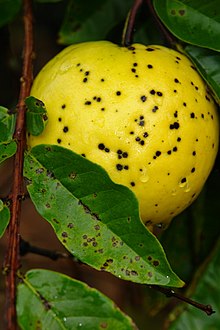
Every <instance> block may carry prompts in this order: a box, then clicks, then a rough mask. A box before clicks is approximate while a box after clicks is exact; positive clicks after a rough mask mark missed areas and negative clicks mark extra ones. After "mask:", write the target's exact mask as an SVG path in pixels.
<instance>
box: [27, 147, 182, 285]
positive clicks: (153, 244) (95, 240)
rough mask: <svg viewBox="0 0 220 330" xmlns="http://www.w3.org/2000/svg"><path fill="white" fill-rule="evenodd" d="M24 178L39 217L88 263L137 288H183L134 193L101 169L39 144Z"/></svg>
mask: <svg viewBox="0 0 220 330" xmlns="http://www.w3.org/2000/svg"><path fill="white" fill-rule="evenodd" d="M24 175H25V177H27V179H28V186H27V188H28V191H29V193H30V196H31V199H32V200H33V202H34V204H35V206H36V208H37V210H38V212H39V213H40V214H41V215H42V216H43V217H44V218H45V219H46V220H47V221H48V222H50V224H51V225H52V227H53V228H54V230H55V232H56V235H57V237H58V238H59V240H60V241H61V242H62V243H63V244H64V245H65V247H66V248H67V249H68V250H69V251H70V252H71V253H72V254H73V255H74V256H76V257H77V258H79V259H80V260H81V261H82V262H85V263H87V264H89V265H91V266H92V267H94V268H96V269H99V270H106V271H108V272H111V273H112V274H114V275H115V276H118V277H119V278H122V279H126V280H130V281H133V282H137V283H146V284H158V285H167V286H173V287H180V286H182V285H183V282H182V281H181V280H180V279H179V278H178V277H177V275H175V274H174V273H173V271H172V270H171V268H170V266H169V264H168V262H167V259H166V256H165V254H164V251H163V249H162V246H161V245H160V243H159V241H158V240H157V239H156V237H155V236H153V235H152V234H151V233H150V232H149V231H148V230H147V229H146V228H145V226H144V225H143V224H142V222H141V221H140V218H139V212H138V203H137V200H136V198H135V196H134V194H133V193H132V192H131V191H130V190H129V189H128V188H127V187H124V186H121V185H117V184H114V183H113V182H112V181H111V180H110V178H109V176H108V175H107V173H106V172H105V171H104V170H103V169H102V168H101V167H100V166H98V165H96V164H94V163H91V162H90V161H88V160H87V159H85V158H83V157H81V156H79V155H77V154H75V153H73V152H72V151H70V150H67V149H65V148H62V147H59V146H51V145H39V146H36V147H34V148H33V149H32V150H31V152H29V153H28V154H27V155H26V157H25V173H24Z"/></svg>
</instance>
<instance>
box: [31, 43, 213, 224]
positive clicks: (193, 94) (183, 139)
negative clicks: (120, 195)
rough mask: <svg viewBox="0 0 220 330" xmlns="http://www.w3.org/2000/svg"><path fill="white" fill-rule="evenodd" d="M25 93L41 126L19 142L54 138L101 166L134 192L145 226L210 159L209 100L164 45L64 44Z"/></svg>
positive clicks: (191, 184)
mask: <svg viewBox="0 0 220 330" xmlns="http://www.w3.org/2000/svg"><path fill="white" fill-rule="evenodd" d="M31 95H33V96H34V97H36V98H38V99H40V100H42V101H43V102H44V103H45V106H46V108H47V111H48V119H49V122H48V125H47V127H46V129H45V130H44V132H43V134H41V135H40V136H29V137H28V145H29V146H30V147H33V146H35V145H38V144H42V143H49V144H58V145H60V146H63V147H66V148H69V149H71V150H73V151H74V152H76V153H78V154H80V155H82V156H84V157H86V158H87V159H89V160H91V161H92V162H95V163H98V164H99V165H101V166H102V167H103V168H104V169H105V170H106V171H107V172H108V174H109V176H110V178H111V179H112V180H113V181H114V182H116V183H119V184H123V185H125V186H127V187H129V188H130V189H131V190H132V191H133V192H134V194H135V195H136V197H137V199H138V201H139V206H140V215H141V218H142V221H143V222H144V223H145V224H167V223H169V222H170V220H171V219H172V218H173V217H174V216H175V215H177V214H178V213H180V212H181V211H183V210H184V209H185V208H186V207H187V206H189V205H190V204H191V203H192V202H193V201H194V200H195V198H196V197H197V196H198V194H199V193H200V191H201V189H202V187H203V185H204V183H205V181H206V179H207V177H208V175H209V173H210V171H211V169H212V167H213V164H214V161H215V157H216V154H217V150H218V138H219V124H218V115H217V109H216V105H215V103H214V101H213V99H212V96H211V95H210V93H209V91H208V90H207V87H206V84H205V83H204V81H203V80H202V78H201V77H200V75H199V74H198V72H197V71H196V70H195V67H194V66H193V64H192V63H191V61H190V60H189V59H188V58H187V57H186V56H185V55H183V54H181V53H179V52H177V51H174V50H171V49H168V48H165V47H163V46H155V45H153V46H144V45H142V44H133V45H132V46H131V47H128V48H126V47H121V46H118V45H115V44H113V43H110V42H107V41H98V42H86V43H79V44H75V45H71V46H69V47H67V48H66V49H64V50H63V51H61V52H60V53H59V54H58V55H57V56H55V57H54V58H53V59H52V60H51V61H49V62H48V63H47V64H46V66H45V67H44V68H43V69H42V70H41V71H40V73H39V74H38V76H37V77H36V79H35V81H34V84H33V88H32V91H31Z"/></svg>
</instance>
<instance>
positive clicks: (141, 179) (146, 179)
mask: <svg viewBox="0 0 220 330" xmlns="http://www.w3.org/2000/svg"><path fill="white" fill-rule="evenodd" d="M148 180H149V176H148V175H147V174H144V175H141V176H140V181H141V182H143V183H146V182H147V181H148Z"/></svg>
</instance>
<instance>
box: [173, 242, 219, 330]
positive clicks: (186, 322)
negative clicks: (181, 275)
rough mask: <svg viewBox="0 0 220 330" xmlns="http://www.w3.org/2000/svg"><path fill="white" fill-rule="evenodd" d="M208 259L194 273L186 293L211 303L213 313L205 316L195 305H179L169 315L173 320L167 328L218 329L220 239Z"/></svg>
mask: <svg viewBox="0 0 220 330" xmlns="http://www.w3.org/2000/svg"><path fill="white" fill-rule="evenodd" d="M208 261H209V262H208V264H207V262H206V263H205V264H204V265H202V267H200V268H199V269H198V271H197V273H196V274H195V281H194V283H193V284H192V286H191V287H190V288H189V294H188V295H189V296H190V298H192V299H193V300H195V301H197V302H199V303H202V304H205V305H211V306H212V308H213V309H214V311H215V314H213V315H211V316H207V315H206V314H205V313H204V312H202V311H200V310H198V309H196V308H195V307H192V306H190V305H187V306H183V305H181V306H180V307H179V308H178V309H176V310H174V312H173V313H171V315H170V320H174V321H173V322H172V323H171V326H170V327H169V330H177V329H178V330H185V329H202V330H218V329H220V287H219V278H220V240H219V241H218V244H217V246H216V248H215V250H214V253H213V254H212V256H211V258H209V260H208Z"/></svg>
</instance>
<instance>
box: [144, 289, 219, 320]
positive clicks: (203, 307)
mask: <svg viewBox="0 0 220 330" xmlns="http://www.w3.org/2000/svg"><path fill="white" fill-rule="evenodd" d="M150 288H152V289H154V290H156V291H159V292H161V293H163V294H165V295H166V296H167V297H169V298H170V297H173V298H176V299H178V300H181V301H184V302H185V303H187V304H189V305H192V306H194V307H196V308H198V309H200V310H201V311H203V312H205V313H206V314H207V315H209V316H210V315H212V314H214V313H215V311H214V310H213V308H212V306H210V305H204V304H200V303H198V302H197V301H194V300H192V299H190V298H187V297H184V296H182V295H181V294H179V293H176V292H175V291H174V290H172V289H169V288H164V287H161V286H158V285H151V286H150Z"/></svg>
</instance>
